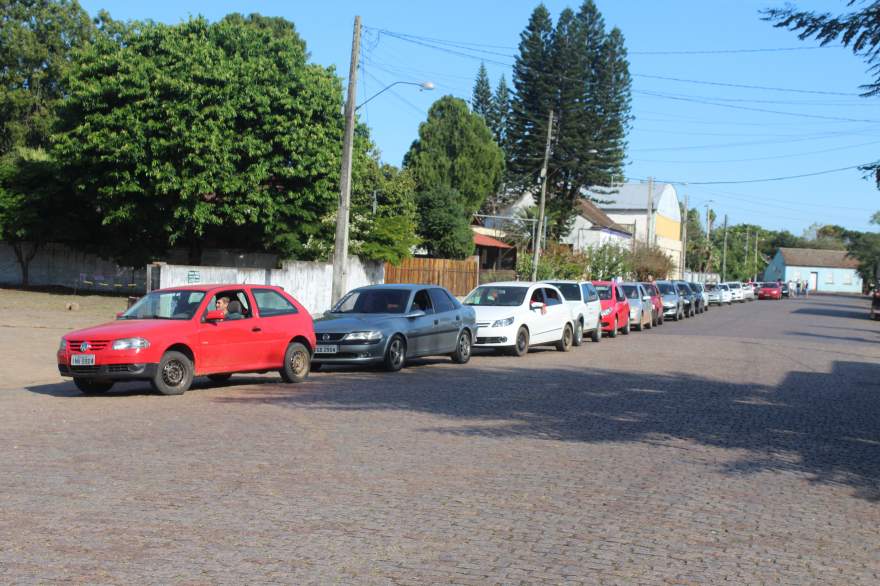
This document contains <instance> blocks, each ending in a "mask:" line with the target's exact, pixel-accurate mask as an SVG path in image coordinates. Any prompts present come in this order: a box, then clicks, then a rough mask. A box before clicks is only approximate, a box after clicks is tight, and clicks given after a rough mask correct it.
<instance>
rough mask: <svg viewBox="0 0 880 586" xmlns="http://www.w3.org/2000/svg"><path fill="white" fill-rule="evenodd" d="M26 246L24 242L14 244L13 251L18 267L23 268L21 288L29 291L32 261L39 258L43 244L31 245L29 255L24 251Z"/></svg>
mask: <svg viewBox="0 0 880 586" xmlns="http://www.w3.org/2000/svg"><path fill="white" fill-rule="evenodd" d="M25 246H26V244H25V243H24V242H13V243H12V251H13V252H14V253H15V259H16V260H17V261H18V266H19V267H20V268H21V286H22V287H24V288H25V289H27V287H28V286H29V285H30V266H31V261H32V260H34V257H35V256H37V251H39V250H40V247H41V246H42V244H40V243H37V242H35V243H33V244H31V250H30V252H27V253H25V250H24V247H25Z"/></svg>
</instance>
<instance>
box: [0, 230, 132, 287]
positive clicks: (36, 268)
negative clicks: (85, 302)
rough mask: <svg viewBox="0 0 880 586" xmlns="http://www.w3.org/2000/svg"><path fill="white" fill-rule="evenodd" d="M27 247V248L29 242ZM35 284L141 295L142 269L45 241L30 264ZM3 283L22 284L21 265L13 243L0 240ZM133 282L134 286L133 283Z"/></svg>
mask: <svg viewBox="0 0 880 586" xmlns="http://www.w3.org/2000/svg"><path fill="white" fill-rule="evenodd" d="M27 246H28V250H29V247H30V245H27ZM29 269H30V270H29V273H28V277H29V281H30V285H32V286H38V287H40V286H60V287H70V288H72V289H77V290H91V291H115V292H120V293H121V292H130V293H136V294H142V293H143V292H144V281H145V279H146V272H145V270H144V269H143V268H139V269H134V268H132V267H121V266H119V265H117V264H116V263H114V262H112V261H109V260H106V259H103V258H101V257H99V256H97V255H94V254H87V253H84V252H80V251H77V250H73V249H72V248H69V247H67V246H65V245H63V244H46V245H45V246H43V247H42V248H41V249H40V250H39V252H37V255H36V256H35V257H34V259H33V260H32V261H31V263H30V265H29ZM0 283H2V284H5V285H21V284H22V283H21V267H20V266H19V264H18V260H17V259H16V258H15V252H14V251H13V250H12V246H10V245H9V244H7V243H5V242H3V243H0ZM131 285H134V286H131Z"/></svg>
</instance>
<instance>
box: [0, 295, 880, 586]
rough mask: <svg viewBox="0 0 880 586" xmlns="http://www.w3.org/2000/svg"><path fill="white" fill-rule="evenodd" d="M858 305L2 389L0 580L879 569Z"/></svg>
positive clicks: (566, 576) (588, 578) (446, 578)
mask: <svg viewBox="0 0 880 586" xmlns="http://www.w3.org/2000/svg"><path fill="white" fill-rule="evenodd" d="M865 315H866V308H865V301H863V300H854V299H846V298H842V297H819V296H815V297H811V298H810V299H808V300H804V299H800V300H791V301H782V302H769V301H768V302H756V303H752V304H748V305H741V306H734V307H729V308H722V309H713V310H712V311H710V312H709V313H708V314H706V315H704V316H700V317H698V318H695V319H689V320H686V321H684V322H682V323H668V324H666V325H664V326H663V327H662V328H658V329H655V330H654V331H650V332H645V333H633V334H631V335H630V336H628V337H623V338H618V339H616V340H607V339H606V340H603V341H602V342H601V343H600V344H590V343H588V344H586V345H585V347H583V348H580V349H575V350H574V351H573V352H571V353H567V354H566V353H561V352H556V351H552V350H550V351H546V350H545V351H533V352H532V353H531V354H530V355H529V356H527V357H526V358H524V359H516V358H511V357H497V356H481V357H477V358H475V359H474V360H473V361H472V362H471V363H470V364H469V365H467V366H466V367H460V366H456V365H453V364H450V363H449V362H447V361H445V360H436V361H426V362H422V363H419V365H417V366H413V367H411V368H408V369H406V370H405V371H403V372H401V373H398V374H385V373H382V372H362V371H335V372H327V373H324V372H322V373H319V374H316V375H313V378H312V379H311V381H310V382H309V383H307V384H304V385H299V386H285V385H282V384H280V383H279V382H278V379H275V378H271V377H263V378H258V377H251V378H248V377H243V378H241V379H238V380H236V379H233V383H232V384H230V385H227V386H225V387H222V388H210V387H208V386H207V385H203V386H201V388H199V389H196V390H194V391H191V392H189V393H187V394H186V395H184V396H183V397H158V396H152V395H149V394H146V391H147V389H146V387H144V386H138V385H130V386H128V387H124V388H123V392H122V393H118V394H116V395H114V396H109V397H100V398H85V397H80V396H77V395H76V393H75V392H74V391H73V390H72V385H69V384H59V385H43V386H35V387H33V388H30V389H20V390H9V391H3V392H2V393H0V445H2V446H3V449H4V453H3V456H2V457H0V582H2V583H46V582H50V581H56V580H57V581H62V580H63V581H70V582H73V583H90V584H99V583H120V584H124V583H138V584H171V583H179V584H203V583H228V584H244V583H251V584H254V583H296V584H305V583H315V584H328V583H376V584H385V583H431V582H436V583H442V584H447V583H460V584H487V583H503V584H516V583H528V584H534V583H573V584H575V583H587V584H596V583H606V582H607V583H621V584H632V583H646V584H667V583H675V584H709V583H721V582H724V581H729V582H731V583H736V584H747V583H748V584H755V583H761V582H766V583H772V584H780V583H781V584H808V583H814V584H847V585H849V584H877V583H878V582H880V553H878V551H880V548H878V537H877V536H878V527H880V386H878V381H880V376H878V374H880V368H878V366H877V363H878V358H880V345H878V341H880V335H878V334H880V324H875V323H873V322H870V321H868V320H867V319H866V317H865ZM47 354H48V356H51V349H50V351H49V352H47Z"/></svg>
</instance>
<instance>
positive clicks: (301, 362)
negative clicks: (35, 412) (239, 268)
mask: <svg viewBox="0 0 880 586" xmlns="http://www.w3.org/2000/svg"><path fill="white" fill-rule="evenodd" d="M224 305H225V307H226V309H225V310H224V309H221V308H222V307H223V306H224ZM314 349H315V329H314V325H313V323H312V317H311V315H310V314H309V312H308V311H306V309H305V308H304V307H303V306H302V305H300V303H299V302H298V301H297V300H296V299H294V298H293V297H291V296H290V295H289V294H288V293H286V292H285V291H284V290H283V289H281V288H280V287H272V286H269V285H196V286H187V287H175V288H169V289H159V290H157V291H152V292H151V293H149V294H147V295H146V296H144V297H142V298H141V299H140V300H139V301H138V302H137V303H135V304H134V305H132V306H131V307H130V308H129V309H128V310H127V311H125V312H123V313H120V314H119V315H118V316H117V319H116V321H113V322H110V323H106V324H102V325H99V326H94V327H91V328H85V329H82V330H76V331H74V332H70V333H68V334H66V335H65V336H64V337H63V338H61V343H60V345H59V347H58V354H57V359H58V371H59V373H60V374H61V376H66V377H72V378H73V382H74V384H76V386H77V388H79V390H80V391H82V392H83V394H86V395H95V394H101V393H106V392H107V391H109V390H110V388H111V387H112V386H113V384H114V383H115V382H117V381H131V380H145V381H149V382H150V383H151V384H152V386H153V388H154V389H155V390H156V391H157V392H159V393H161V394H163V395H180V394H183V393H184V392H186V390H187V389H188V388H189V387H190V385H191V384H192V381H193V377H195V376H201V375H207V376H208V378H210V379H211V380H213V381H217V382H222V381H225V380H227V379H229V377H230V376H231V375H232V374H233V373H236V372H268V371H271V370H277V371H279V372H280V374H281V377H282V378H283V379H284V380H285V381H286V382H301V381H303V380H305V378H306V377H307V376H308V374H309V369H310V363H311V357H312V353H313V352H314Z"/></svg>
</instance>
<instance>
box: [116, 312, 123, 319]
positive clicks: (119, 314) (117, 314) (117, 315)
mask: <svg viewBox="0 0 880 586" xmlns="http://www.w3.org/2000/svg"><path fill="white" fill-rule="evenodd" d="M123 315H125V312H124V311H117V312H116V319H119V318H120V317H122V316H123Z"/></svg>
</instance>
